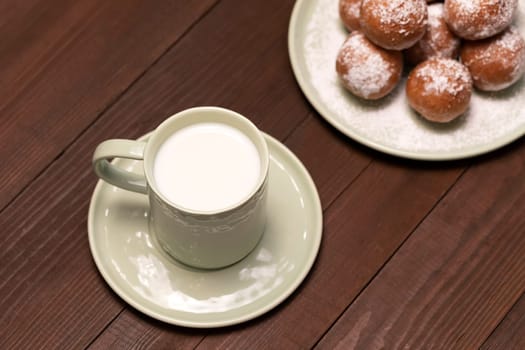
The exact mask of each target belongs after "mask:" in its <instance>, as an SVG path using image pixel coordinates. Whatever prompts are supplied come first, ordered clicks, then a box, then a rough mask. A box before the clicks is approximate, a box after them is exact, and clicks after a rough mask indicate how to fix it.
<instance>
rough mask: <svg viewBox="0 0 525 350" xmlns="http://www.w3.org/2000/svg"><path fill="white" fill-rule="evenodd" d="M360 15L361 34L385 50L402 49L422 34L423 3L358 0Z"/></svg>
mask: <svg viewBox="0 0 525 350" xmlns="http://www.w3.org/2000/svg"><path fill="white" fill-rule="evenodd" d="M360 13H361V18H360V25H361V30H362V31H363V33H364V34H365V35H366V36H367V37H368V39H370V40H371V41H372V42H374V43H375V44H376V45H379V46H381V47H383V48H385V49H387V50H403V49H406V48H408V47H410V46H412V45H414V44H415V43H416V42H417V41H418V40H419V39H421V38H422V37H423V35H424V34H425V31H426V19H427V3H426V1H425V0H362V3H361V12H360Z"/></svg>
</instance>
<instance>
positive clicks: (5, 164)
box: [0, 0, 214, 210]
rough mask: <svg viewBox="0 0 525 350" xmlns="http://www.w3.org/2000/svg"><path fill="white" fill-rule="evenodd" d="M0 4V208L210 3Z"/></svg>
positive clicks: (56, 0) (68, 0) (58, 0)
mask: <svg viewBox="0 0 525 350" xmlns="http://www.w3.org/2000/svg"><path fill="white" fill-rule="evenodd" d="M4 3H5V4H7V3H9V4H10V5H9V9H8V10H6V12H5V13H6V15H5V16H4V12H2V16H0V17H2V19H0V28H3V31H2V32H3V33H5V34H6V35H4V36H2V40H1V41H0V76H1V77H2V79H1V80H0V95H1V96H2V99H1V101H0V120H1V121H2V128H1V129H0V140H2V147H1V148H0V159H1V160H2V161H1V162H0V178H1V179H2V188H1V189H0V210H1V209H2V208H4V207H5V205H6V204H7V203H9V202H10V201H11V200H12V199H13V197H14V196H15V195H17V194H18V193H19V192H20V191H21V190H22V189H23V188H24V187H25V186H27V184H28V183H29V182H30V181H31V180H32V179H33V178H35V176H36V175H37V174H39V173H40V172H41V171H42V170H43V169H44V168H45V167H46V166H47V165H48V164H49V163H50V162H51V161H53V159H54V158H55V157H57V156H58V155H59V154H60V153H61V152H62V151H63V150H64V148H65V147H67V145H69V144H70V143H71V142H72V141H73V140H75V138H76V137H78V135H79V134H80V133H81V132H83V130H84V129H85V128H86V127H88V126H89V125H90V124H91V123H92V122H93V121H94V120H95V119H96V118H97V117H98V115H99V114H100V113H101V112H102V111H103V110H104V109H105V108H107V106H108V105H110V104H111V103H112V102H113V101H114V100H115V99H116V98H117V97H118V96H119V95H120V94H122V93H123V92H124V91H126V89H127V88H128V87H129V86H130V85H131V84H132V83H133V82H134V81H135V80H136V79H137V78H138V77H139V76H140V75H141V74H142V73H143V72H144V70H145V69H147V68H148V67H149V66H150V65H151V64H152V63H153V62H155V60H156V59H157V58H158V57H159V56H160V55H162V54H163V53H164V52H165V51H166V49H167V48H168V47H170V45H172V44H173V43H174V42H175V41H176V40H177V39H178V38H179V37H180V36H181V35H182V34H183V33H184V31H185V30H186V29H187V28H188V27H189V26H190V25H191V24H192V23H193V22H194V21H195V20H196V19H198V18H199V17H200V16H201V15H202V14H203V13H204V12H205V11H206V10H208V9H209V8H210V6H211V5H212V4H213V3H214V1H213V0H206V1H199V0H195V1H185V2H178V1H157V2H155V4H152V3H149V2H146V1H141V0H131V1H102V0H95V1H91V0H80V1H77V0H75V1H73V0H53V1H51V2H50V1H41V0H40V1H35V0H31V1H28V2H24V1H21V2H17V4H16V5H13V4H12V2H4ZM0 6H1V5H0ZM4 6H5V5H4Z"/></svg>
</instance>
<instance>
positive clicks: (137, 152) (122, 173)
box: [93, 139, 147, 194]
mask: <svg viewBox="0 0 525 350" xmlns="http://www.w3.org/2000/svg"><path fill="white" fill-rule="evenodd" d="M145 146H146V143H145V142H140V141H133V140H118V139H116V140H107V141H104V142H102V143H101V144H100V145H98V146H97V148H96V150H95V153H94V154H93V168H94V170H95V173H96V174H97V176H98V177H99V178H101V179H102V180H104V181H106V182H108V183H110V184H112V185H115V186H117V187H120V188H123V189H125V190H129V191H133V192H138V193H144V194H146V193H147V185H146V177H145V176H144V175H139V174H135V173H132V172H130V171H126V170H123V169H121V168H119V167H117V166H116V165H114V164H111V163H110V162H109V161H108V159H111V158H126V159H137V160H143V159H144V148H145Z"/></svg>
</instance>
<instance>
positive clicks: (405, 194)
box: [198, 145, 462, 349]
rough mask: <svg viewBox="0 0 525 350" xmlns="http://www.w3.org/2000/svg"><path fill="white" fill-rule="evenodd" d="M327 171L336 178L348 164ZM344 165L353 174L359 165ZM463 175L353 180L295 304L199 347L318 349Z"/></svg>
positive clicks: (385, 167)
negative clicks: (361, 292) (403, 243)
mask: <svg viewBox="0 0 525 350" xmlns="http://www.w3.org/2000/svg"><path fill="white" fill-rule="evenodd" d="M317 146H318V145H312V146H311V147H310V148H309V150H310V154H311V155H312V156H318V155H320V154H323V153H324V152H323V150H320V149H318V147H317ZM323 166H324V168H325V172H326V173H334V174H337V171H336V169H337V168H339V167H341V166H343V165H342V164H340V163H336V162H333V163H329V164H328V163H326V164H324V165H323ZM344 166H345V167H347V168H346V171H349V169H352V168H353V166H352V163H348V164H345V165H344ZM461 172H462V167H461V166H452V167H447V166H444V169H439V168H436V167H433V166H432V165H424V164H416V163H411V162H403V161H396V162H390V161H388V160H383V161H382V160H376V161H374V162H372V164H371V165H370V166H368V167H367V168H366V169H365V170H364V171H363V172H362V173H361V174H360V175H359V176H358V177H357V178H356V179H355V180H353V181H352V179H351V178H349V179H348V180H349V181H350V186H348V188H347V189H346V190H345V191H344V193H342V194H341V195H340V196H339V198H337V200H336V201H334V202H333V204H332V205H331V206H330V207H329V208H328V209H327V210H326V211H325V225H324V235H323V244H322V247H321V251H320V254H319V257H318V260H317V262H316V265H315V266H314V269H313V270H312V271H311V274H310V276H309V278H308V279H307V281H306V283H304V284H303V285H302V287H301V288H300V289H299V291H298V292H297V293H296V294H295V295H294V296H293V298H291V299H290V300H289V301H288V302H287V303H286V304H285V305H284V306H283V307H280V308H278V309H277V310H275V311H274V312H273V313H270V315H268V316H266V317H262V318H260V319H259V320H256V321H254V322H252V323H250V324H248V325H247V326H242V327H238V328H235V331H234V332H232V331H221V330H218V331H215V332H213V333H211V334H210V335H209V336H207V337H206V338H205V339H204V340H203V341H202V342H201V343H200V344H199V347H198V348H203V349H207V348H247V347H249V348H268V349H274V348H281V347H282V348H286V349H305V348H311V347H312V346H314V345H315V344H316V342H317V341H318V339H320V337H322V335H323V334H324V333H325V332H326V331H327V330H328V329H329V328H330V327H331V325H332V323H333V322H335V321H336V320H337V318H338V317H339V315H340V314H341V313H342V312H343V311H344V310H345V308H347V307H348V305H349V303H351V301H352V300H353V298H355V297H356V296H357V295H358V293H359V292H360V291H361V290H362V288H364V286H365V285H366V284H367V283H368V282H369V281H370V280H371V279H372V278H373V277H374V275H375V274H376V272H377V271H378V270H379V269H380V268H381V266H382V265H383V264H384V262H385V261H386V260H387V259H388V258H389V257H390V256H391V255H392V254H393V253H394V252H395V251H396V249H397V248H398V247H399V246H400V245H401V244H402V242H403V241H404V240H405V238H406V237H407V236H408V235H409V234H410V232H412V230H413V229H414V228H415V227H416V226H417V225H418V223H419V222H420V221H421V220H422V219H423V218H424V217H425V215H427V214H428V212H429V211H430V210H431V209H432V207H433V205H434V204H435V203H436V201H438V200H439V198H440V197H441V196H442V195H443V194H444V193H445V192H446V191H447V190H448V188H449V187H450V186H451V184H453V183H454V181H455V180H456V179H457V177H458V176H459V175H460V174H461ZM327 181H329V179H327ZM319 186H320V187H322V186H323V184H319ZM393 208H395V209H393ZM283 344H284V346H283Z"/></svg>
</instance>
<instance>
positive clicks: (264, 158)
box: [144, 106, 270, 216]
mask: <svg viewBox="0 0 525 350" xmlns="http://www.w3.org/2000/svg"><path fill="white" fill-rule="evenodd" d="M199 112H216V113H217V112H218V113H223V114H228V115H229V116H230V117H233V118H235V119H237V120H238V121H241V122H242V123H244V124H245V125H246V126H247V127H248V128H250V129H251V130H253V131H254V135H255V137H256V138H257V139H258V140H259V142H260V144H261V145H262V153H263V154H259V156H260V161H261V170H262V171H261V176H260V177H259V179H258V181H257V184H256V185H255V186H254V187H253V189H252V190H251V191H250V192H249V193H248V194H247V195H245V196H244V197H243V198H242V199H241V200H240V201H238V202H236V203H234V204H231V205H229V206H226V207H224V208H221V209H217V210H213V211H211V210H210V211H208V210H198V209H191V208H187V207H184V206H182V205H180V204H176V203H174V202H172V201H170V200H169V199H168V198H166V196H164V195H163V194H162V193H161V192H160V191H159V190H158V188H156V183H155V178H154V176H153V163H152V161H153V159H154V157H153V159H150V157H149V156H148V155H150V156H154V155H153V154H151V152H153V151H152V150H151V147H153V146H152V145H153V144H154V142H151V141H152V140H154V139H155V138H156V137H157V135H159V133H158V131H159V130H161V129H163V128H165V127H166V126H167V125H168V124H171V123H172V122H173V120H175V119H180V118H183V117H185V116H187V115H188V114H194V113H199ZM247 136H248V135H247ZM249 137H250V136H249ZM250 138H251V137H250ZM252 142H253V141H252ZM269 157H270V155H269V151H268V145H267V143H266V140H265V139H264V136H263V134H262V132H261V131H260V130H259V129H258V128H257V127H256V126H255V124H254V123H253V122H252V121H250V120H249V119H248V118H246V117H245V116H243V115H242V114H240V113H237V112H235V111H232V110H230V109H227V108H223V107H216V106H202V107H192V108H188V109H185V110H183V111H180V112H178V113H175V114H173V115H171V116H170V117H168V118H166V119H165V120H164V121H163V122H162V123H160V124H159V125H158V126H157V127H156V128H155V130H154V131H153V132H152V133H151V135H150V138H149V140H148V141H147V143H146V147H145V149H144V175H145V177H146V183H147V188H148V190H149V191H153V193H155V195H156V196H157V197H158V198H160V199H161V200H162V201H163V202H164V203H165V204H167V205H169V206H170V207H172V208H175V209H176V210H179V211H181V212H184V213H187V214H192V215H199V216H213V215H222V214H227V213H230V212H232V211H235V210H236V209H238V208H239V207H241V206H243V205H244V204H246V203H247V202H248V201H250V200H251V199H252V198H253V197H254V196H255V195H256V194H257V193H258V192H259V190H260V189H261V188H262V187H263V186H264V184H265V183H266V179H267V178H268V171H269V166H270V160H269Z"/></svg>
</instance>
